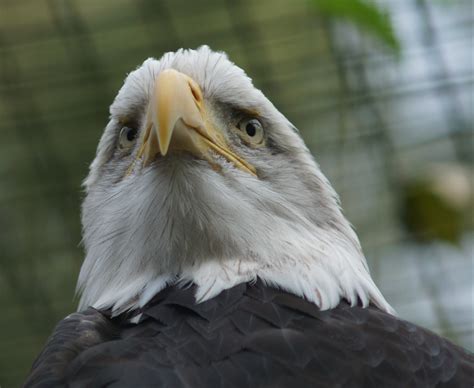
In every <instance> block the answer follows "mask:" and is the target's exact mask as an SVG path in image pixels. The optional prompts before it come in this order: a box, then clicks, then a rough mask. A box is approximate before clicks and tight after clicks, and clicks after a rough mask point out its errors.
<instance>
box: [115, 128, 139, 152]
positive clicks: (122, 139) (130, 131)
mask: <svg viewBox="0 0 474 388" xmlns="http://www.w3.org/2000/svg"><path fill="white" fill-rule="evenodd" d="M136 137H137V130H136V129H135V128H131V127H122V129H121V130H120V135H119V146H120V148H122V149H129V148H131V147H132V146H133V145H134V144H135V138H136Z"/></svg>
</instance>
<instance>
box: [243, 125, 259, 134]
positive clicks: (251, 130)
mask: <svg viewBox="0 0 474 388" xmlns="http://www.w3.org/2000/svg"><path fill="white" fill-rule="evenodd" d="M245 131H246V132H247V135H249V136H255V134H256V133H257V129H256V128H255V125H254V124H253V123H248V124H247V125H246V126H245Z"/></svg>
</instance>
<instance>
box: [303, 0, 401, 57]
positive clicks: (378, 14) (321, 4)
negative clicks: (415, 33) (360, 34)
mask: <svg viewBox="0 0 474 388" xmlns="http://www.w3.org/2000/svg"><path fill="white" fill-rule="evenodd" d="M310 2H311V5H312V6H313V7H314V9H315V10H316V11H317V12H319V13H320V14H321V15H324V16H327V17H330V18H335V19H337V20H344V21H349V22H351V23H354V24H356V25H357V26H358V27H361V28H362V29H364V30H366V31H368V32H370V33H371V35H373V36H374V37H376V38H378V39H380V40H381V41H382V42H383V43H385V44H386V45H387V46H388V47H389V48H390V49H392V50H394V51H395V52H396V53H399V52H400V41H399V40H398V38H397V35H396V33H395V30H394V28H393V25H392V22H391V20H390V15H389V13H388V12H387V11H385V10H383V9H381V8H380V7H379V6H377V5H376V4H375V3H373V2H371V1H364V0H349V1H347V0H310Z"/></svg>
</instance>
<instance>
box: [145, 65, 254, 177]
mask: <svg viewBox="0 0 474 388" xmlns="http://www.w3.org/2000/svg"><path fill="white" fill-rule="evenodd" d="M140 141H141V145H140V149H139V151H138V155H137V158H142V159H143V164H144V165H145V166H146V165H149V164H150V163H151V162H152V161H153V160H154V159H155V158H156V156H157V155H158V154H161V155H162V156H165V155H166V154H167V153H168V151H170V150H173V151H174V150H176V151H186V152H189V153H191V154H193V155H195V156H196V157H198V158H200V159H204V160H207V161H208V162H209V163H210V164H211V165H212V166H213V167H214V168H219V167H218V164H217V163H216V160H215V158H214V156H215V154H218V155H220V156H223V157H224V158H225V159H227V160H228V161H229V162H231V163H233V164H234V165H235V166H236V167H237V168H239V169H241V170H243V171H246V172H248V173H250V174H252V175H256V170H255V167H253V166H252V165H251V164H249V163H248V162H247V161H245V160H244V159H243V158H241V157H239V156H238V155H236V154H235V153H234V152H232V151H231V149H230V148H229V146H228V144H227V142H226V140H225V137H224V135H223V134H222V132H221V131H220V130H219V129H217V128H215V127H214V125H213V124H212V122H211V120H210V117H209V115H208V112H207V111H206V107H205V106H204V100H203V95H202V92H201V89H200V87H199V86H198V84H197V83H196V82H195V81H194V80H193V79H191V78H190V77H188V76H187V75H185V74H183V73H180V72H178V71H176V70H173V69H167V70H163V71H162V72H161V73H160V74H159V75H158V78H157V79H156V81H155V85H154V89H153V95H152V97H151V100H150V105H149V107H148V112H147V119H146V126H145V130H144V131H143V135H142V136H141V138H140Z"/></svg>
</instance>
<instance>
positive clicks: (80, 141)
mask: <svg viewBox="0 0 474 388" xmlns="http://www.w3.org/2000/svg"><path fill="white" fill-rule="evenodd" d="M378 6H379V7H381V9H383V10H384V11H385V12H387V13H388V15H390V20H391V22H392V25H393V28H394V31H395V34H396V36H397V38H398V40H399V44H400V47H401V49H400V51H399V52H395V51H394V50H393V49H391V48H390V47H387V46H386V45H384V44H383V42H382V41H381V40H380V39H378V38H377V36H375V35H374V34H370V33H367V32H363V31H361V28H360V26H359V27H356V25H355V24H354V23H351V22H348V21H347V20H346V18H344V17H342V16H344V15H342V16H341V17H338V16H337V15H332V16H331V17H329V16H328V15H325V14H322V13H321V12H318V9H317V8H315V7H313V6H312V4H311V2H308V1H286V0H276V1H275V0H272V1H270V0H263V1H259V2H254V1H250V0H246V1H244V0H238V1H236V0H228V1H217V0H206V1H201V2H191V1H184V0H175V1H153V0H136V1H132V0H119V1H110V0H106V1H101V2H97V1H91V0H83V1H73V0H49V1H46V0H45V1H42V0H41V1H38V0H22V1H14V0H10V1H7V0H3V1H2V4H1V6H0V7H1V9H0V131H1V134H2V142H1V143H0V149H1V152H0V160H1V163H0V176H1V182H2V184H1V185H0V202H1V206H0V225H1V227H2V229H1V230H2V233H1V234H0V250H1V255H0V301H1V304H2V314H1V319H0V327H1V330H0V342H1V343H2V344H3V347H4V349H7V350H8V351H4V352H2V353H1V354H0V385H2V387H3V386H10V385H12V386H15V385H17V384H18V383H19V382H21V380H22V378H23V376H24V375H25V373H26V371H27V369H28V367H29V365H30V364H31V362H32V360H33V357H34V355H35V354H37V352H38V350H39V349H40V347H41V345H42V344H43V342H44V340H45V338H46V336H47V335H48V334H49V333H50V331H51V329H52V327H53V325H54V324H55V322H57V321H58V320H59V319H60V318H62V317H63V316H64V315H66V314H67V313H69V312H71V311H73V310H74V309H75V306H76V305H75V301H74V299H73V295H74V287H75V280H76V276H77V273H78V269H79V267H80V264H81V260H82V251H81V247H80V239H81V237H80V232H81V231H80V221H79V211H80V201H81V196H82V194H81V188H80V183H81V180H82V179H83V178H84V177H85V176H86V174H87V167H88V163H89V162H90V161H91V160H92V158H93V156H94V152H95V147H96V144H97V141H98V139H99V136H100V134H101V131H102V128H103V127H104V125H105V123H106V121H107V116H108V112H107V109H108V106H109V105H110V103H111V101H112V99H113V97H114V95H115V93H116V92H117V90H118V88H119V87H120V86H121V83H122V80H123V79H124V77H125V75H126V73H127V72H129V71H131V70H132V69H134V68H135V67H136V66H138V65H139V64H140V63H141V62H142V61H143V60H144V59H146V58H147V57H149V56H154V57H160V56H161V55H162V53H164V52H166V51H169V50H172V51H174V50H176V49H177V48H180V47H190V48H194V47H197V46H199V45H201V44H208V45H209V46H211V48H213V49H214V50H224V51H226V52H227V53H228V54H229V56H230V58H231V59H232V60H233V61H234V62H235V63H236V64H238V65H239V66H240V67H242V68H244V69H245V70H246V72H247V73H248V74H249V75H250V76H251V77H252V78H253V80H254V83H255V85H256V86H257V87H258V88H260V89H262V90H263V92H264V93H265V94H266V95H267V97H268V98H269V99H270V100H271V101H272V102H273V103H274V104H275V105H276V106H277V108H278V109H279V110H280V111H282V112H283V113H284V114H285V115H286V116H287V117H288V118H289V119H290V121H292V122H293V123H294V124H295V126H296V127H297V128H298V129H299V130H300V132H301V134H302V136H303V137H304V139H305V141H306V142H307V144H308V146H309V147H310V149H311V150H312V152H313V153H314V155H315V157H316V159H317V161H318V162H319V163H320V165H321V166H322V169H323V171H324V172H325V173H326V174H327V175H328V177H329V178H330V180H331V181H332V183H333V184H334V186H335V187H336V190H337V191H338V192H339V193H340V195H341V198H342V205H343V208H344V209H345V213H346V215H347V216H348V218H349V219H350V221H351V222H352V223H353V225H354V226H355V228H356V230H357V233H358V234H359V236H360V238H361V240H362V244H363V247H364V249H365V252H366V254H367V256H368V259H369V262H370V265H371V268H372V272H373V274H374V277H375V280H376V282H378V283H379V285H380V286H381V288H382V290H383V291H385V293H386V294H387V296H388V299H389V301H390V302H391V303H392V304H393V305H394V307H395V308H396V309H398V311H399V313H400V314H401V316H402V317H403V318H407V319H411V320H414V321H416V322H419V323H421V324H424V325H427V326H429V327H431V328H432V329H434V330H437V331H438V332H440V333H443V334H445V335H448V336H450V338H452V339H453V340H455V341H457V342H458V343H461V344H463V345H464V346H466V347H468V348H470V349H473V348H474V345H473V339H472V258H473V257H472V254H473V253H472V249H473V246H474V244H473V235H472V233H471V232H470V231H472V228H473V226H474V223H473V221H472V202H471V203H470V204H469V205H468V206H467V207H465V208H463V209H462V212H463V213H464V215H465V217H464V218H465V222H464V224H463V225H464V226H463V231H462V235H461V236H460V237H459V239H458V240H459V242H458V244H457V246H452V247H449V248H448V247H447V246H446V245H444V244H442V243H441V242H439V241H438V242H435V243H432V244H427V243H426V241H425V242H423V244H420V243H419V242H418V240H417V239H415V236H414V234H413V233H412V231H411V230H410V228H408V227H407V225H405V224H404V220H403V218H402V217H401V214H402V212H403V209H404V198H405V196H406V182H407V181H409V180H410V179H412V178H416V177H417V176H419V175H421V176H423V174H424V171H425V169H426V168H429V167H430V166H431V165H433V164H434V163H443V164H446V165H451V166H456V168H461V169H463V171H468V173H467V175H468V178H467V179H470V178H469V174H472V160H473V157H472V155H473V153H472V146H473V142H472V141H473V137H472V136H473V131H472V122H473V110H472V106H473V101H472V98H473V95H472V84H473V68H472V33H473V28H472V25H473V23H472V22H473V20H472V14H473V13H472V3H471V1H470V0H463V1H462V0H459V1H442V0H438V1H435V0H433V1H428V0H397V1H395V0H385V1H383V2H382V1H381V2H379V3H378ZM362 30H363V28H362ZM471 183H472V181H471ZM471 199H472V197H471ZM466 214H467V216H466ZM446 290H450V292H448V291H446Z"/></svg>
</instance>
